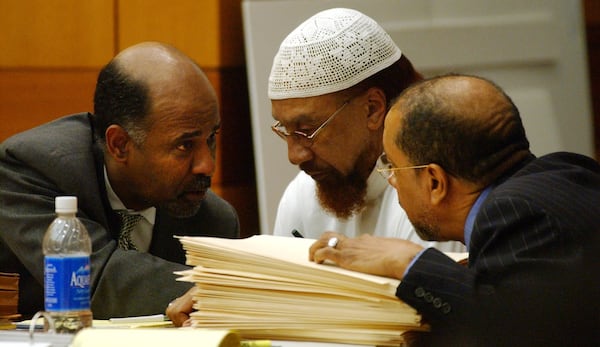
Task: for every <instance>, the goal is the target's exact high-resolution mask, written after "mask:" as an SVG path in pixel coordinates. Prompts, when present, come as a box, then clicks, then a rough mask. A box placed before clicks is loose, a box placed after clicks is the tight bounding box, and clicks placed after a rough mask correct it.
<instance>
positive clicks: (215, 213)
mask: <svg viewBox="0 0 600 347" xmlns="http://www.w3.org/2000/svg"><path fill="white" fill-rule="evenodd" d="M90 124H91V123H90V120H89V114H85V113H82V114H77V115H72V116H68V117H64V118H61V119H59V120H56V121H54V122H51V123H48V124H45V125H42V126H40V127H38V128H34V129H31V130H29V131H26V132H24V133H21V134H18V135H15V136H13V137H12V138H10V139H8V140H6V141H5V142H4V143H2V144H1V145H0V271H3V272H18V273H20V274H21V279H20V298H19V312H20V313H22V314H24V315H25V316H27V315H30V314H32V313H35V312H36V311H37V310H41V309H43V308H44V292H43V284H44V278H43V254H42V248H41V244H42V237H43V235H44V233H45V231H46V228H47V227H48V226H49V225H50V223H51V222H52V220H53V219H54V217H55V214H54V197H56V196H59V195H74V196H77V198H78V207H79V213H78V216H79V217H80V218H81V220H82V222H83V223H84V224H85V226H86V227H87V230H88V232H89V234H90V237H91V239H92V248H93V251H92V255H91V268H92V279H91V293H92V313H93V315H94V317H95V318H99V319H106V318H110V317H119V316H131V315H145V314H155V313H162V312H164V310H165V308H166V306H167V304H168V303H169V302H170V301H171V300H173V299H174V298H176V297H178V296H180V295H181V294H182V293H183V292H185V291H186V290H187V289H189V288H190V287H191V284H189V283H185V282H179V281H176V280H175V279H176V277H177V276H176V275H174V274H173V272H174V271H178V270H183V269H186V268H188V267H187V266H185V265H183V264H184V263H185V253H184V251H183V248H182V246H181V244H180V243H179V241H178V240H177V239H175V238H174V237H173V236H174V235H190V236H218V237H226V238H236V237H238V236H239V221H238V218H237V214H236V212H235V210H234V209H233V207H232V206H231V205H229V204H228V203H227V202H226V201H224V200H222V199H221V198H219V197H217V196H216V195H215V194H214V193H212V192H210V191H209V193H208V194H207V197H206V199H205V200H204V202H203V203H202V207H201V209H200V211H199V212H198V214H196V215H195V216H193V217H191V218H184V219H176V218H172V217H170V216H169V215H167V214H166V212H165V211H163V210H161V209H160V208H158V209H157V212H156V222H155V225H154V229H153V235H152V243H151V245H150V249H149V251H148V253H140V252H137V251H123V250H121V249H120V248H118V246H117V241H116V240H117V239H118V230H119V223H120V222H119V219H118V217H117V216H116V214H115V213H114V212H113V211H112V209H111V208H110V205H109V203H108V199H107V195H106V187H105V185H104V176H103V153H102V151H101V149H100V148H99V146H98V145H97V144H96V143H95V141H94V138H93V134H92V128H91V125H90Z"/></svg>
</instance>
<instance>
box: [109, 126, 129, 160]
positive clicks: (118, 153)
mask: <svg viewBox="0 0 600 347" xmlns="http://www.w3.org/2000/svg"><path fill="white" fill-rule="evenodd" d="M105 137H106V150H107V152H108V153H109V154H110V155H111V156H112V157H113V158H114V159H115V160H116V161H119V162H124V161H127V155H128V153H129V144H130V143H131V138H130V137H129V134H128V133H127V131H125V129H123V128H122V127H121V126H120V125H116V124H112V125H110V126H109V127H108V128H107V129H106V133H105Z"/></svg>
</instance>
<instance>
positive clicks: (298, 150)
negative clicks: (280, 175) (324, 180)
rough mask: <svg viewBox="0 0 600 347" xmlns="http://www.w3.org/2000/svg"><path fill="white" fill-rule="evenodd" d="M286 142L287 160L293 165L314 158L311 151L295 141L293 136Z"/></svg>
mask: <svg viewBox="0 0 600 347" xmlns="http://www.w3.org/2000/svg"><path fill="white" fill-rule="evenodd" d="M286 141H287V146H288V160H289V161H290V163H292V164H293V165H300V164H302V163H304V162H307V161H309V160H311V159H312V158H313V157H314V153H313V151H312V150H311V149H310V148H308V147H306V146H303V145H302V144H301V143H300V141H296V140H295V139H294V137H293V136H288V137H287V139H286Z"/></svg>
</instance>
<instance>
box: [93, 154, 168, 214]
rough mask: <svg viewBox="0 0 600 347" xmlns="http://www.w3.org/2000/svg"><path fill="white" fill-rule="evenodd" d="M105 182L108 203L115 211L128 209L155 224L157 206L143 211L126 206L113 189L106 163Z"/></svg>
mask: <svg viewBox="0 0 600 347" xmlns="http://www.w3.org/2000/svg"><path fill="white" fill-rule="evenodd" d="M104 183H105V184H106V195H107V196H108V203H109V204H110V207H111V208H112V209H113V210H114V211H119V210H127V211H128V212H129V213H130V214H141V215H142V216H143V217H144V218H145V219H146V220H147V221H148V223H150V224H152V225H154V221H155V219H156V208H155V207H149V208H147V209H145V210H142V211H134V210H131V209H128V208H127V207H125V204H123V202H122V201H121V199H119V197H118V196H117V193H115V191H114V190H113V189H112V186H111V185H110V181H109V179H108V173H107V172H106V165H104Z"/></svg>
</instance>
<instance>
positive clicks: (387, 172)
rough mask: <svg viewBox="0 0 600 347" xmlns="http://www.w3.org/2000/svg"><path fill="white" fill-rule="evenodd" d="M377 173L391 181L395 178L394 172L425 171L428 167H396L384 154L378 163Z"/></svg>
mask: <svg viewBox="0 0 600 347" xmlns="http://www.w3.org/2000/svg"><path fill="white" fill-rule="evenodd" d="M377 163H378V164H377V172H379V173H380V174H381V176H383V178H385V179H386V180H389V179H390V178H392V176H394V172H396V171H398V170H408V169H424V168H426V167H427V166H429V165H428V164H427V165H414V166H403V167H394V166H393V165H392V163H391V162H390V161H389V160H388V158H387V155H386V154H385V153H383V154H382V155H381V156H379V161H378V162H377Z"/></svg>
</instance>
